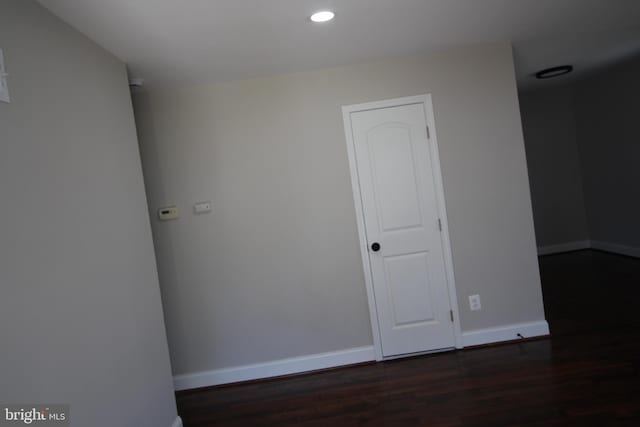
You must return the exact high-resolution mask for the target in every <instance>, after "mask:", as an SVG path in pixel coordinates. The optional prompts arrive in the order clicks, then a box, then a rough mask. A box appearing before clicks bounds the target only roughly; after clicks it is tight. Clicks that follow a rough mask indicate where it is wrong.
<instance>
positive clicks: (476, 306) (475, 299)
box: [469, 295, 482, 311]
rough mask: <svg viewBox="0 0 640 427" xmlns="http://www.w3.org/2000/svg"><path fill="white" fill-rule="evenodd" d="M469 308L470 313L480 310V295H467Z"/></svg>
mask: <svg viewBox="0 0 640 427" xmlns="http://www.w3.org/2000/svg"><path fill="white" fill-rule="evenodd" d="M469 308H470V309H471V311H478V310H482V303H481V302H480V295H469Z"/></svg>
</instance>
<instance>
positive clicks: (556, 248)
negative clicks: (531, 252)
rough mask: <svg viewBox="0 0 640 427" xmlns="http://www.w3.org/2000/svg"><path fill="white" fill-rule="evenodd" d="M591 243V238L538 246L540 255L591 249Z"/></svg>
mask: <svg viewBox="0 0 640 427" xmlns="http://www.w3.org/2000/svg"><path fill="white" fill-rule="evenodd" d="M591 243H592V242H591V241H590V240H576V241H574V242H567V243H560V244H557V245H548V246H538V255H551V254H559V253H562V252H571V251H579V250H581V249H589V248H591V246H592V245H591Z"/></svg>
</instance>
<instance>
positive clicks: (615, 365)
mask: <svg viewBox="0 0 640 427" xmlns="http://www.w3.org/2000/svg"><path fill="white" fill-rule="evenodd" d="M540 267H541V274H542V280H543V291H544V298H545V307H546V315H547V319H548V320H549V322H550V326H551V330H552V334H553V338H551V339H544V340H538V341H529V342H522V343H516V344H507V345H500V346H495V347H486V348H479V349H472V350H464V351H457V352H450V353H441V354H436V355H431V356H422V357H414V358H409V359H402V360H395V361H389V362H384V363H377V364H371V365H366V366H358V367H351V368H344V369H338V370H333V371H327V372H321V373H316V374H310V375H302V376H297V377H290V378H285V379H276V380H270V381H263V382H258V383H253V384H245V385H235V386H227V387H219V388H209V389H201V390H194V391H184V392H178V393H177V399H178V412H179V413H180V415H181V416H182V418H183V421H184V425H185V427H203V426H336V427H337V426H443V427H444V426H470V427H471V426H491V427H497V426H580V427H582V426H634V427H635V426H640V339H639V338H640V333H639V332H638V327H639V326H640V323H639V318H640V310H638V308H639V307H640V304H639V301H640V300H639V298H640V289H639V288H640V260H636V259H632V258H625V257H620V256H615V255H610V254H606V253H602V252H595V251H580V252H574V253H569V254H563V255H552V256H545V257H541V258H540Z"/></svg>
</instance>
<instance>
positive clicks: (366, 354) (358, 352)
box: [173, 346, 376, 390]
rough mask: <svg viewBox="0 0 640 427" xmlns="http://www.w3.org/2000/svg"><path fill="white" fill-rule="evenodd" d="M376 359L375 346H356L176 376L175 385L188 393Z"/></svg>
mask: <svg viewBox="0 0 640 427" xmlns="http://www.w3.org/2000/svg"><path fill="white" fill-rule="evenodd" d="M374 360H376V355H375V351H374V349H373V346H366V347H356V348H350V349H346V350H340V351H331V352H328V353H319V354H312V355H309V356H301V357H291V358H287V359H280V360H274V361H271V362H266V363H256V364H253V365H246V366H238V367H234V368H227V369H216V370H213V371H205V372H195V373H192V374H184V375H175V376H174V377H173V384H174V388H175V389H176V390H187V389H192V388H199V387H209V386H214V385H220V384H229V383H236V382H240V381H249V380H257V379H261V378H270V377H279V376H282V375H289V374H298V373H302V372H308V371H316V370H318V369H326V368H334V367H337V366H345V365H353V364H356V363H362V362H370V361H374Z"/></svg>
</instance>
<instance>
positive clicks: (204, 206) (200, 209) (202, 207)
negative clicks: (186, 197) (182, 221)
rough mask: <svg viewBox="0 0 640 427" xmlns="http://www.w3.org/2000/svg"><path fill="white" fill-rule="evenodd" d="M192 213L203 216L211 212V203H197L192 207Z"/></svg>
mask: <svg viewBox="0 0 640 427" xmlns="http://www.w3.org/2000/svg"><path fill="white" fill-rule="evenodd" d="M193 212H195V213H197V214H203V213H207V212H211V202H198V203H196V204H195V205H193Z"/></svg>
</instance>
